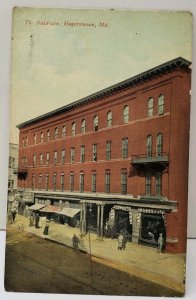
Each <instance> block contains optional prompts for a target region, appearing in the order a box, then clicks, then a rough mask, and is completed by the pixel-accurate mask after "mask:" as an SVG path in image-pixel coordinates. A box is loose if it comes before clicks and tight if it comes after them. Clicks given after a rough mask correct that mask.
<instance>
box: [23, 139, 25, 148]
mask: <svg viewBox="0 0 196 300" xmlns="http://www.w3.org/2000/svg"><path fill="white" fill-rule="evenodd" d="M22 146H23V147H25V138H23V139H22Z"/></svg>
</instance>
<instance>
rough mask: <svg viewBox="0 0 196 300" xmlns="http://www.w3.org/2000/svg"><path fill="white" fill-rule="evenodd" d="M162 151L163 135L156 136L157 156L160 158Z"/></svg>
mask: <svg viewBox="0 0 196 300" xmlns="http://www.w3.org/2000/svg"><path fill="white" fill-rule="evenodd" d="M162 151H163V134H162V133H158V134H157V156H161V155H162Z"/></svg>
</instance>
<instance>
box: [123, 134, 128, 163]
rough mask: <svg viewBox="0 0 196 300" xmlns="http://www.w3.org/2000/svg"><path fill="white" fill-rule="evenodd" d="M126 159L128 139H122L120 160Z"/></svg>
mask: <svg viewBox="0 0 196 300" xmlns="http://www.w3.org/2000/svg"><path fill="white" fill-rule="evenodd" d="M127 157H128V138H124V139H122V158H127Z"/></svg>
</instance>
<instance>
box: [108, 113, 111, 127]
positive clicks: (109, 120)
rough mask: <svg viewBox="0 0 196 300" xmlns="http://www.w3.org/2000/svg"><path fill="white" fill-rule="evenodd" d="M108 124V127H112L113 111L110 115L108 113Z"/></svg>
mask: <svg viewBox="0 0 196 300" xmlns="http://www.w3.org/2000/svg"><path fill="white" fill-rule="evenodd" d="M107 124H108V127H111V126H112V112H111V111H108V113H107Z"/></svg>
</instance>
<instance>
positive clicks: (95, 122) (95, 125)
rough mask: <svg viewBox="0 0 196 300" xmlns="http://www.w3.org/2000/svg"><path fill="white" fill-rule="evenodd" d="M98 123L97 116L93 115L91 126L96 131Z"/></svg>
mask: <svg viewBox="0 0 196 300" xmlns="http://www.w3.org/2000/svg"><path fill="white" fill-rule="evenodd" d="M98 123H99V120H98V116H97V115H96V116H94V119H93V128H94V131H98V125H99V124H98Z"/></svg>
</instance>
